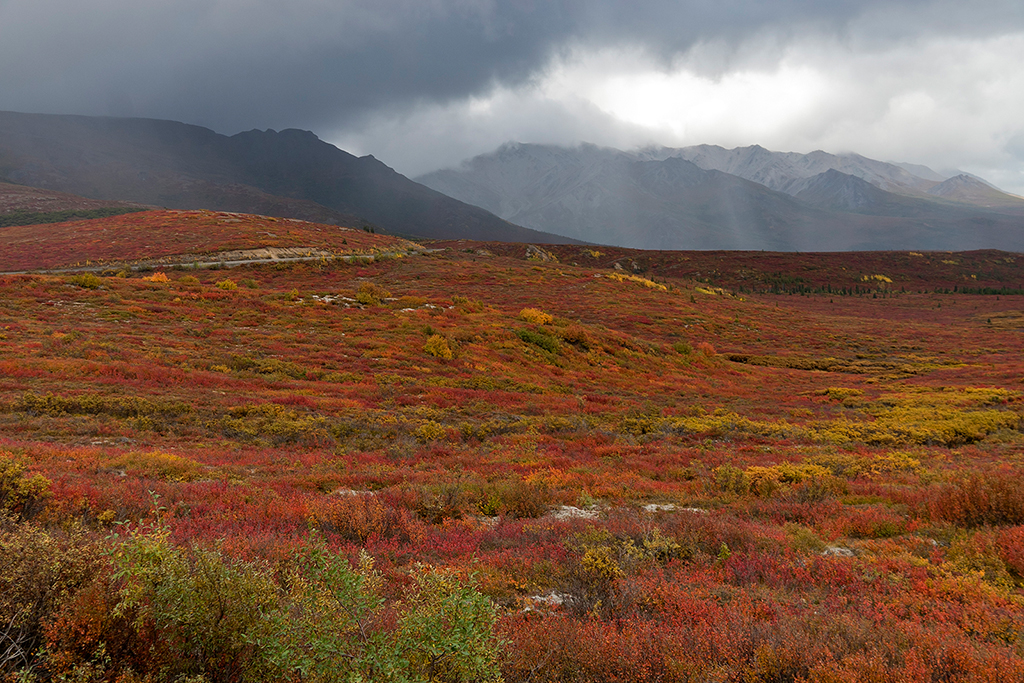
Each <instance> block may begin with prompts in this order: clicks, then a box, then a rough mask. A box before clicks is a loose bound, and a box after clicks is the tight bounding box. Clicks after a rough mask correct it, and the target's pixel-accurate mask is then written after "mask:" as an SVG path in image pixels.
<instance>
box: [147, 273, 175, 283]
mask: <svg viewBox="0 0 1024 683" xmlns="http://www.w3.org/2000/svg"><path fill="white" fill-rule="evenodd" d="M142 279H143V280H146V281H147V282H170V279H169V278H168V277H167V273H153V274H152V275H147V276H146V277H144V278H142Z"/></svg>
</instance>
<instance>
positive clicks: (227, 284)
mask: <svg viewBox="0 0 1024 683" xmlns="http://www.w3.org/2000/svg"><path fill="white" fill-rule="evenodd" d="M217 286H218V287H220V288H221V289H224V290H227V291H229V292H230V291H233V290H235V289H238V284H237V283H236V282H235V281H234V280H232V279H230V278H229V279H227V280H221V281H220V282H218V283H217Z"/></svg>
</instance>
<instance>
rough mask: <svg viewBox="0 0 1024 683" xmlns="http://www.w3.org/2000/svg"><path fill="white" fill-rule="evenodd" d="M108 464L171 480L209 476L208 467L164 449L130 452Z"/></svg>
mask: <svg viewBox="0 0 1024 683" xmlns="http://www.w3.org/2000/svg"><path fill="white" fill-rule="evenodd" d="M107 466H108V467H111V468H118V469H123V470H126V471H128V472H134V473H136V474H141V475H143V476H146V477H152V478H154V479H166V480H169V481H195V480H196V479H202V478H203V477H204V476H208V475H207V472H206V468H204V467H203V466H202V465H201V464H199V463H197V462H196V461H194V460H190V459H188V458H183V457H181V456H180V455H174V454H173V453H164V452H162V451H152V452H149V453H129V454H127V455H124V456H121V457H120V458H117V459H115V460H112V461H111V462H109V463H108V465H107Z"/></svg>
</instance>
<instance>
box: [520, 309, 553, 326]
mask: <svg viewBox="0 0 1024 683" xmlns="http://www.w3.org/2000/svg"><path fill="white" fill-rule="evenodd" d="M519 317H520V318H522V319H523V320H525V321H526V322H528V323H533V324H534V325H550V324H551V323H553V322H555V318H554V316H552V315H551V314H550V313H545V312H544V311H542V310H540V309H539V308H524V309H523V310H521V311H519Z"/></svg>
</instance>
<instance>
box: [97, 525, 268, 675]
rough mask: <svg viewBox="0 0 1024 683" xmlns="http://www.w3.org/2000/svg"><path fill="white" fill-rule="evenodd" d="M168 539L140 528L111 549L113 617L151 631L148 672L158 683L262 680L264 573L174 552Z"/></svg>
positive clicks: (212, 555)
mask: <svg viewBox="0 0 1024 683" xmlns="http://www.w3.org/2000/svg"><path fill="white" fill-rule="evenodd" d="M169 536H170V530H169V529H168V528H166V527H162V526H158V527H152V528H147V527H142V528H140V529H136V530H134V531H133V532H132V533H131V535H130V536H129V537H128V539H127V541H126V542H125V543H124V544H123V545H122V546H121V547H120V548H118V550H117V551H116V553H115V555H114V563H115V566H116V567H117V574H116V577H117V578H118V579H120V580H121V581H123V587H122V589H121V593H120V601H119V602H118V604H117V606H116V608H115V610H114V612H115V614H118V615H132V616H134V624H135V627H136V629H138V630H140V631H147V630H149V629H152V632H153V633H154V639H155V643H154V647H153V650H154V651H153V653H152V655H153V657H154V659H155V660H156V661H155V662H154V664H155V667H154V668H156V669H157V670H159V671H160V672H161V673H162V675H163V676H164V677H165V678H164V679H165V680H175V679H178V678H182V677H187V676H205V677H206V678H207V679H208V680H210V681H212V682H214V683H219V682H221V681H223V682H224V683H228V682H229V681H257V680H266V678H265V676H266V674H267V669H268V668H270V667H269V662H268V661H267V658H266V651H265V649H263V648H261V647H259V645H258V643H259V641H260V637H261V636H262V635H263V633H264V632H265V630H266V629H265V626H266V625H265V615H267V614H271V613H273V612H274V611H275V610H276V609H277V608H278V601H277V598H276V588H275V585H274V583H273V581H272V580H271V577H270V573H269V571H268V570H267V569H266V568H264V567H262V566H261V565H256V564H248V563H243V562H232V561H229V560H227V559H226V558H224V556H223V555H221V553H220V552H218V551H215V550H202V549H198V548H197V549H193V550H191V551H186V550H183V549H181V548H177V547H174V546H173V545H171V543H170V540H169ZM254 644H256V647H254Z"/></svg>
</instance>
